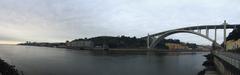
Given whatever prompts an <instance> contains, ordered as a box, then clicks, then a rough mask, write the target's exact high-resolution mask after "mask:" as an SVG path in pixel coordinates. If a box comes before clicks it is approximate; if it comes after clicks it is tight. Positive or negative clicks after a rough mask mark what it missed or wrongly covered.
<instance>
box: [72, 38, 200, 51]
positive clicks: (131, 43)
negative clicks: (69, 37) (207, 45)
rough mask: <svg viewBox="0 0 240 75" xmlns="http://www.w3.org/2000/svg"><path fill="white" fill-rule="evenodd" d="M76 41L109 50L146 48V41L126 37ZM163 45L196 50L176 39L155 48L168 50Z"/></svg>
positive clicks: (163, 42)
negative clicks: (88, 41)
mask: <svg viewBox="0 0 240 75" xmlns="http://www.w3.org/2000/svg"><path fill="white" fill-rule="evenodd" d="M78 40H91V41H92V42H94V46H104V45H107V46H108V47H109V48H146V46H147V45H146V40H145V39H141V38H136V37H128V36H117V37H113V36H100V37H94V38H89V39H88V38H84V39H75V40H73V41H78ZM165 43H177V44H184V45H186V46H188V47H189V48H193V49H194V48H197V45H196V44H193V43H183V42H180V40H176V39H165V40H163V41H161V42H160V43H159V44H158V45H157V48H162V49H168V47H167V46H166V45H165Z"/></svg>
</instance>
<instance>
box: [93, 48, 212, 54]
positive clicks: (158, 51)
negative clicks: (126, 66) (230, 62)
mask: <svg viewBox="0 0 240 75" xmlns="http://www.w3.org/2000/svg"><path fill="white" fill-rule="evenodd" d="M90 51H92V52H105V53H108V54H148V53H154V54H161V53H166V52H168V53H177V52H186V53H187V52H209V51H203V50H168V49H107V50H100V49H92V50H90Z"/></svg>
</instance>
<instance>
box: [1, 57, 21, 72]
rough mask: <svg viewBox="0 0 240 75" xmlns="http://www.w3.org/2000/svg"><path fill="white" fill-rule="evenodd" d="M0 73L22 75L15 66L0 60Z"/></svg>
mask: <svg viewBox="0 0 240 75" xmlns="http://www.w3.org/2000/svg"><path fill="white" fill-rule="evenodd" d="M0 73H1V74H0V75H20V74H19V73H18V70H17V69H15V66H13V65H10V64H8V63H6V62H5V61H4V60H2V59H0ZM22 75H23V74H22Z"/></svg>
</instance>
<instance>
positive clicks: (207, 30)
mask: <svg viewBox="0 0 240 75" xmlns="http://www.w3.org/2000/svg"><path fill="white" fill-rule="evenodd" d="M208 34H209V29H208V28H207V27H206V36H207V37H208Z"/></svg>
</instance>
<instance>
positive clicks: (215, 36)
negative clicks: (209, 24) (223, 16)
mask: <svg viewBox="0 0 240 75" xmlns="http://www.w3.org/2000/svg"><path fill="white" fill-rule="evenodd" d="M214 40H215V41H216V42H217V27H215V35H214Z"/></svg>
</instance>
